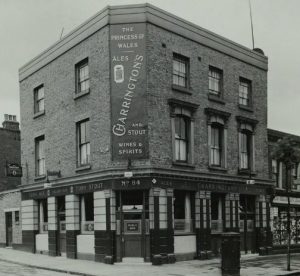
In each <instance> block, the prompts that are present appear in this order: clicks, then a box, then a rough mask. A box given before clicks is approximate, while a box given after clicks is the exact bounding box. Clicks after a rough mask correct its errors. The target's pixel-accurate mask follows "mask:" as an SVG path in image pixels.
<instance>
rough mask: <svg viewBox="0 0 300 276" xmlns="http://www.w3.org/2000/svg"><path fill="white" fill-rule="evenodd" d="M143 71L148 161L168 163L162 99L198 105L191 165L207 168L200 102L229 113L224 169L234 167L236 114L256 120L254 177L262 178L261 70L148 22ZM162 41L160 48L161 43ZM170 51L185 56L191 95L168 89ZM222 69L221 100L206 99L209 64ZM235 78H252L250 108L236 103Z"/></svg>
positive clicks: (167, 126)
mask: <svg viewBox="0 0 300 276" xmlns="http://www.w3.org/2000/svg"><path fill="white" fill-rule="evenodd" d="M147 30H148V34H147V38H148V43H147V51H148V52H147V54H148V58H147V73H148V79H147V81H148V91H147V92H148V113H149V141H150V156H151V163H152V164H153V165H155V166H160V167H165V168H170V167H171V166H172V143H171V123H170V109H169V105H168V103H167V99H168V98H176V99H180V100H182V101H186V102H189V103H195V104H199V107H198V109H197V112H196V115H195V136H194V137H195V147H194V149H195V166H196V169H195V170H196V171H201V172H208V145H207V140H208V137H207V116H206V115H205V113H204V109H205V108H206V107H211V108H214V109H218V110H222V111H226V112H229V113H231V117H230V118H229V121H228V132H227V133H228V138H227V142H228V153H227V154H228V158H227V161H228V174H232V175H236V174H237V169H238V133H237V128H238V124H237V121H236V118H235V117H236V116H237V115H239V116H244V117H247V118H251V119H256V120H258V121H259V122H258V124H257V126H256V131H255V156H256V158H255V159H256V171H257V175H256V176H257V177H259V178H268V147H267V72H266V71H264V70H261V69H258V68H256V67H254V66H252V65H248V64H246V63H244V62H242V61H240V60H237V59H235V58H232V57H230V56H228V55H225V54H222V53H220V52H218V51H215V50H213V49H210V48H208V47H204V46H202V45H200V44H198V43H195V42H193V41H191V40H188V39H185V38H183V37H181V36H178V35H176V34H174V33H171V32H168V31H166V30H164V29H161V28H159V27H156V26H154V25H151V24H148V28H147ZM162 43H164V44H165V45H166V47H162ZM173 52H175V53H179V54H182V55H184V56H186V57H188V58H189V59H190V86H191V90H192V95H187V94H184V93H181V92H177V91H173V90H172V89H171V87H172V69H173V68H172V59H173ZM210 65H211V66H214V67H217V68H220V69H222V70H223V80H224V81H223V83H224V84H223V85H224V101H225V104H224V105H223V104H220V103H215V102H212V101H210V100H209V99H208V71H209V66H210ZM239 77H244V78H247V79H249V80H251V81H252V93H253V95H252V97H253V112H249V111H244V110H241V109H240V108H239V107H238V100H239V97H238V89H239Z"/></svg>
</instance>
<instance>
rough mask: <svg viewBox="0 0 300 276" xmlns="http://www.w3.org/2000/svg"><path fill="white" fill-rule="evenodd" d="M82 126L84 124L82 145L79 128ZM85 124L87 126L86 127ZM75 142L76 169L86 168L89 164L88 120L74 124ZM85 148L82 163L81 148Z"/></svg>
mask: <svg viewBox="0 0 300 276" xmlns="http://www.w3.org/2000/svg"><path fill="white" fill-rule="evenodd" d="M82 124H85V139H87V140H85V141H84V143H81V137H82V133H81V130H82V128H81V126H82ZM86 124H88V126H87V127H86ZM76 138H77V139H76V140H77V143H76V144H77V167H84V166H88V165H90V163H91V148H90V147H91V139H90V120H89V118H87V119H84V120H82V121H79V122H77V123H76ZM83 146H86V162H82V160H83V159H82V152H81V150H82V147H83Z"/></svg>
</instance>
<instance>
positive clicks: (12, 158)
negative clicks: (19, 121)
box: [0, 128, 21, 191]
mask: <svg viewBox="0 0 300 276" xmlns="http://www.w3.org/2000/svg"><path fill="white" fill-rule="evenodd" d="M20 146H21V144H20V131H16V130H9V129H5V128H0V191H4V190H8V189H14V188H16V187H17V186H18V185H19V184H21V179H20V178H19V177H7V176H6V171H5V166H6V162H8V163H17V164H20V163H21V149H20Z"/></svg>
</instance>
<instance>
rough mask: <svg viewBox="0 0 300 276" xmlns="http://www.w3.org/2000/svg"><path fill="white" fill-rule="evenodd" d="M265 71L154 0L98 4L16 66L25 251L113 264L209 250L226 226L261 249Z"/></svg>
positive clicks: (247, 54) (265, 195)
mask: <svg viewBox="0 0 300 276" xmlns="http://www.w3.org/2000/svg"><path fill="white" fill-rule="evenodd" d="M267 66H268V60H267V57H266V56H265V55H264V54H263V52H262V51H261V50H260V49H255V50H250V49H248V48H245V47H243V46H241V45H238V44H236V43H234V42H232V41H230V40H228V39H226V38H223V37H221V36H219V35H216V34H214V33H211V32H209V31H207V30H205V29H202V28H200V27H198V26H196V25H194V24H192V23H190V22H187V21H185V20H183V19H181V18H178V17H176V16H174V15H172V14H169V13H168V12H166V11H163V10H161V9H159V8H157V7H154V6H152V5H149V4H143V5H130V6H112V7H107V8H105V9H104V10H102V11H100V12H99V13H98V14H96V15H95V16H94V17H92V18H90V19H89V20H87V21H86V22H85V23H83V24H82V25H80V26H79V27H78V28H76V29H75V30H73V31H72V32H71V33H69V34H67V35H66V36H64V37H63V38H62V39H61V40H60V41H58V42H56V43H55V44H54V45H52V46H51V47H49V48H48V49H47V50H45V51H44V52H42V53H41V54H40V55H38V56H37V57H35V58H34V59H33V60H31V61H30V62H28V63H27V64H25V65H24V66H23V67H22V68H21V69H20V70H19V79H20V99H21V124H22V130H23V134H22V165H23V167H24V168H25V169H24V174H23V178H22V186H21V190H22V235H23V246H24V248H26V250H28V251H31V252H36V253H45V254H49V255H51V256H58V255H66V257H68V258H79V259H91V260H95V261H100V262H106V263H113V262H122V261H124V260H125V259H124V258H126V260H127V258H130V257H136V258H140V259H141V260H144V261H145V262H149V261H152V260H153V259H154V256H155V258H161V259H162V260H163V261H169V262H173V261H174V260H175V258H176V260H186V259H193V258H206V257H209V256H210V255H212V254H219V253H220V234H221V233H222V232H227V231H235V232H240V233H241V237H242V238H241V240H242V243H241V250H248V251H249V250H251V251H257V250H258V249H259V248H260V247H267V246H268V245H270V244H271V234H270V233H271V232H270V211H269V210H270V206H269V204H270V203H269V198H270V197H269V190H270V189H271V187H272V183H273V182H272V181H271V180H269V175H268V145H267ZM249 179H251V181H248V183H250V184H246V181H247V180H249ZM158 256H159V257H158Z"/></svg>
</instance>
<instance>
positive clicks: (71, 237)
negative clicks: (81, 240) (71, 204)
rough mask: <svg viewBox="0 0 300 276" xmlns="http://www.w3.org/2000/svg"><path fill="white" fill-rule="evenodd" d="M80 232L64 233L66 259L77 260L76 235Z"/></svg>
mask: <svg viewBox="0 0 300 276" xmlns="http://www.w3.org/2000/svg"><path fill="white" fill-rule="evenodd" d="M79 232H80V231H78V230H74V231H70V230H67V231H66V247H67V248H66V249H67V258H70V259H76V258H77V235H78V234H79Z"/></svg>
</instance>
